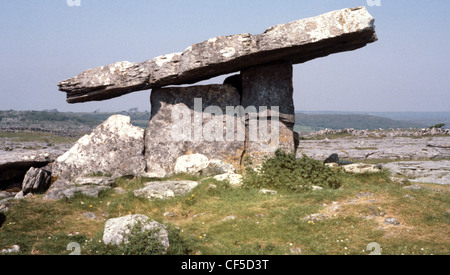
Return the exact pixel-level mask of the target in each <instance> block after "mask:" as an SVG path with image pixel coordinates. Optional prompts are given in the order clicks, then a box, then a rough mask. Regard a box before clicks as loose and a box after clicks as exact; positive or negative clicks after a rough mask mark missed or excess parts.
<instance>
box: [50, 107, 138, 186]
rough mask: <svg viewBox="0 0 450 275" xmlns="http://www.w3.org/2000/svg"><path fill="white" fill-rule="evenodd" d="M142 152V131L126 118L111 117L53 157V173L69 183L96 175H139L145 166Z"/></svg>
mask: <svg viewBox="0 0 450 275" xmlns="http://www.w3.org/2000/svg"><path fill="white" fill-rule="evenodd" d="M143 152H144V130H143V129H141V128H139V127H135V126H133V125H131V123H130V118H129V117H126V116H122V115H114V116H111V117H110V118H108V119H107V120H106V121H105V122H103V123H102V124H100V125H99V126H98V127H97V128H95V129H94V131H93V132H92V133H91V134H90V135H86V136H84V137H82V138H81V139H79V140H78V141H77V143H76V144H75V145H74V146H73V147H72V148H71V149H70V150H69V151H67V152H66V153H65V154H63V155H62V156H60V157H59V158H57V159H56V162H55V164H54V166H53V174H54V176H57V177H58V178H59V179H66V180H69V181H73V180H75V179H77V178H79V177H80V176H86V175H92V174H98V173H100V174H103V175H106V174H109V175H112V176H113V177H121V176H127V175H141V174H142V173H144V170H145V166H146V164H145V159H144V155H143Z"/></svg>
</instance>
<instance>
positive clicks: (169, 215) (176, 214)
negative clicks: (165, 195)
mask: <svg viewBox="0 0 450 275" xmlns="http://www.w3.org/2000/svg"><path fill="white" fill-rule="evenodd" d="M163 216H164V217H169V218H175V217H178V213H177V212H165V213H164V214H163Z"/></svg>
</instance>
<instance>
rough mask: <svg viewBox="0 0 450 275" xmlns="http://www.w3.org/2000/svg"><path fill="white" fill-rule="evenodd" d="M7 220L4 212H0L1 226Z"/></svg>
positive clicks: (0, 226)
mask: <svg viewBox="0 0 450 275" xmlns="http://www.w3.org/2000/svg"><path fill="white" fill-rule="evenodd" d="M5 221H6V216H5V214H3V213H0V228H2V226H3V224H4V223H5Z"/></svg>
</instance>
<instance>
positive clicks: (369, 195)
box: [357, 193, 375, 198]
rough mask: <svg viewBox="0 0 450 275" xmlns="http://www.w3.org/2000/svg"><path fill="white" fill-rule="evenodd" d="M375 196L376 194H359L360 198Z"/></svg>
mask: <svg viewBox="0 0 450 275" xmlns="http://www.w3.org/2000/svg"><path fill="white" fill-rule="evenodd" d="M374 195H375V194H374V193H359V194H358V195H357V197H358V198H367V197H373V196H374Z"/></svg>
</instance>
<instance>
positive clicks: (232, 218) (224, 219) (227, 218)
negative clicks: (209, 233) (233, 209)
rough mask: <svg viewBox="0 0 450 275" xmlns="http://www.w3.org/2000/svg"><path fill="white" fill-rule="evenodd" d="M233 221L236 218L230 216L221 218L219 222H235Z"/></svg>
mask: <svg viewBox="0 0 450 275" xmlns="http://www.w3.org/2000/svg"><path fill="white" fill-rule="evenodd" d="M235 219H236V217H235V216H233V215H231V216H228V217H225V218H223V219H222V220H221V222H226V221H232V220H235Z"/></svg>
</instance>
